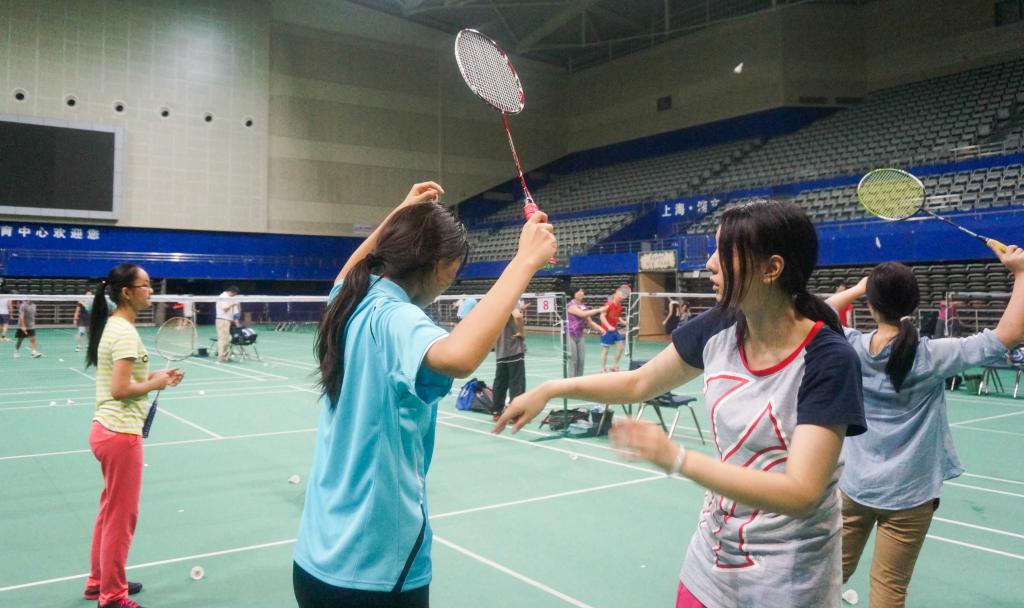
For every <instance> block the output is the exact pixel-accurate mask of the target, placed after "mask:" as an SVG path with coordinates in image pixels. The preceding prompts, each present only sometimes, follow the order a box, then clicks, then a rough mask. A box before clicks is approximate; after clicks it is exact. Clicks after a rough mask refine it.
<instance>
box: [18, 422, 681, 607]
mask: <svg viewBox="0 0 1024 608" xmlns="http://www.w3.org/2000/svg"><path fill="white" fill-rule="evenodd" d="M310 430H313V429H310ZM225 439H232V437H225ZM196 441H211V440H209V439H199V440H196ZM176 443H194V441H193V442H176ZM154 445H158V444H154ZM147 447H148V446H147ZM655 479H664V476H663V475H658V476H655V477H647V478H643V479H639V480H633V481H631V482H624V483H622V484H611V485H608V486H600V487H599V488H583V489H580V490H577V491H575V493H582V492H593V491H597V490H598V489H602V488H609V487H615V486H618V485H625V484H626V483H640V482H645V481H652V480H655ZM564 495H566V493H565V492H561V493H558V494H550V495H547V496H538V497H536V498H532V499H529V500H530V501H531V502H540V501H543V500H551V499H554V498H560V497H562V496H564ZM509 504H510V503H501V504H497V505H490V506H488V507H480V508H477V509H471V510H465V511H459V512H451V513H440V514H438V515H432V516H431V517H430V519H431V520H434V519H443V518H446V517H450V516H451V515H453V514H458V513H462V512H470V511H483V510H486V509H500V508H502V507H505V506H508V505H509ZM434 538H435V539H436V538H437V536H436V535H435V536H434ZM295 540H296V539H294V538H292V539H289V540H281V541H276V542H271V543H262V544H258V545H248V546H246V547H238V548H235V549H225V550H223V551H214V552H211V553H200V554H197V555H189V556H186V557H176V558H172V559H165V560H160V561H156V562H148V563H145V564H137V565H134V566H128V567H127V568H125V570H138V569H140V568H150V567H153V566H160V565H163V564H172V563H176V562H182V561H188V560H192V559H200V558H204V557H214V556H218V555H228V554H231V553H241V552H244V551H254V550H257V549H265V548H268V547H276V546H278V545H285V544H290V543H294V542H295ZM87 576H89V575H88V573H86V574H75V575H72V576H62V577H59V578H51V579H46V580H40V581H33V582H30V583H22V584H19V585H10V586H8V587H0V593H2V592H4V591H14V590H16V589H25V588H28V587H39V586H42V585H50V584H53V583H61V582H64V581H70V580H75V579H82V578H86V577H87Z"/></svg>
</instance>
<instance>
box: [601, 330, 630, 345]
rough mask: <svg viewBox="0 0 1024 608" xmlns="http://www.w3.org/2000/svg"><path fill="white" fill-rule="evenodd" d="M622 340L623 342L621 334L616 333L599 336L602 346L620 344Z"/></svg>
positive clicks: (611, 332) (610, 332) (608, 332)
mask: <svg viewBox="0 0 1024 608" xmlns="http://www.w3.org/2000/svg"><path fill="white" fill-rule="evenodd" d="M623 340H625V338H623V337H622V334H620V333H619V332H617V331H607V332H605V333H604V335H603V336H601V344H602V345H603V346H611V345H612V344H615V343H616V342H622V341H623Z"/></svg>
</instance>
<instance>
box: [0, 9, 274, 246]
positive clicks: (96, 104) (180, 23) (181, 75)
mask: <svg viewBox="0 0 1024 608" xmlns="http://www.w3.org/2000/svg"><path fill="white" fill-rule="evenodd" d="M268 14H269V8H268V7H266V6H265V5H264V4H262V3H261V2H253V1H249V0H222V1H219V2H205V1H202V0H182V1H179V2H148V3H140V2H125V1H117V0H76V1H56V0H49V1H35V2H26V1H18V0H0V113H2V114H13V115H22V116H35V117H46V118H57V119H63V120H68V121H73V122H79V123H95V124H102V125H110V126H116V127H120V128H121V129H123V132H124V165H123V177H122V184H121V187H122V215H121V222H120V224H122V225H127V226H153V227H161V228H198V229H204V228H205V229H217V230H252V231H264V230H265V229H266V141H267V90H268V82H269V76H268V54H267V48H268V40H269V37H268V32H267V24H268ZM16 88H20V89H24V90H25V91H27V92H28V97H27V99H26V100H25V101H23V102H17V101H15V99H14V97H13V91H14V90H15V89H16ZM67 95H74V96H76V97H77V98H78V103H77V104H76V106H75V107H74V108H69V107H67V106H66V105H65V103H64V98H65V96H67ZM115 100H117V101H123V102H124V103H125V106H126V110H125V111H124V112H123V113H121V114H118V113H116V112H115V111H114V109H113V108H114V102H115ZM163 107H166V108H169V109H170V111H171V115H170V117H169V118H167V119H163V118H161V117H160V114H159V111H160V109H161V108H163ZM205 112H210V113H212V114H213V116H214V120H213V122H211V123H206V122H204V121H203V119H202V116H203V114H204V113H205ZM246 117H251V118H252V119H253V120H254V126H253V127H249V128H247V127H244V126H243V119H244V118H246Z"/></svg>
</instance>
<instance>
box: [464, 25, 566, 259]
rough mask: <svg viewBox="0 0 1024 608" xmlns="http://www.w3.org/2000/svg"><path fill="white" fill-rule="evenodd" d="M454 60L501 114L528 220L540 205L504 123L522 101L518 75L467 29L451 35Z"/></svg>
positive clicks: (475, 89)
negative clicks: (535, 198)
mask: <svg viewBox="0 0 1024 608" xmlns="http://www.w3.org/2000/svg"><path fill="white" fill-rule="evenodd" d="M455 61H456V62H458V64H459V72H460V73H461V74H462V78H463V80H465V81H466V85H467V86H469V89H470V90H471V91H473V93H475V94H476V96H477V97H479V98H480V99H482V100H483V102H484V103H486V104H487V105H489V106H491V107H492V108H494V109H495V110H496V111H497V112H498V115H499V116H501V124H502V126H503V127H505V135H506V136H507V137H508V147H509V149H510V150H511V151H512V160H513V161H515V164H516V172H517V173H518V175H519V184H520V185H521V186H522V187H523V216H524V217H525V219H527V220H528V219H530V216H532V215H533V214H534V213H536V212H537V210H538V209H540V207H538V206H537V203H536V202H534V200H533V195H532V194H530V188H529V187H528V186H527V185H526V178H525V177H524V176H523V167H522V165H521V164H520V163H519V154H518V153H517V152H516V145H515V142H513V141H512V130H511V129H510V128H509V125H508V115H509V114H518V113H520V112H522V111H523V106H524V105H525V104H526V93H524V92H523V85H522V83H521V82H520V81H519V74H517V73H516V69H515V67H513V66H512V61H511V60H510V59H509V58H508V55H506V54H505V51H504V50H502V48H501V47H500V46H498V43H497V42H495V41H493V40H491V39H490V38H488V37H487V36H485V35H483V34H481V33H480V32H478V31H476V30H472V29H468V28H467V29H463V30H461V31H459V33H458V35H457V36H456V37H455ZM550 263H552V264H554V263H555V258H551V260H550Z"/></svg>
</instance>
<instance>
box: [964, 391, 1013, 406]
mask: <svg viewBox="0 0 1024 608" xmlns="http://www.w3.org/2000/svg"><path fill="white" fill-rule="evenodd" d="M946 395H947V396H948V397H949V398H950V399H955V402H954V405H962V404H964V403H967V404H975V405H1000V406H1003V407H1012V408H1016V409H1024V405H1021V404H1019V403H1012V402H1013V398H1012V397H979V396H977V395H957V394H955V393H951V392H950V391H946ZM997 399H1002V400H1003V401H997ZM1004 402H1010V403H1004Z"/></svg>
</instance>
